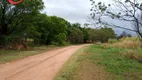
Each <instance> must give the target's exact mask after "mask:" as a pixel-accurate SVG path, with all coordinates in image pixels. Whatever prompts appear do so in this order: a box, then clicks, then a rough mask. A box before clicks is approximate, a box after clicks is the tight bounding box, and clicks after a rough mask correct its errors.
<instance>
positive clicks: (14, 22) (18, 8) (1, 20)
mask: <svg viewBox="0 0 142 80" xmlns="http://www.w3.org/2000/svg"><path fill="white" fill-rule="evenodd" d="M43 7H44V5H43V2H42V0H34V1H32V0H25V1H24V2H23V3H21V4H18V5H12V4H9V3H8V1H7V0H1V1H0V40H2V39H4V38H5V37H8V36H10V35H12V34H18V33H17V32H22V31H23V30H22V29H20V28H19V27H22V28H23V23H26V21H27V20H31V18H28V17H29V15H30V17H32V16H35V15H33V14H35V13H37V12H39V10H41V9H43ZM31 14H32V15H31ZM31 21H32V20H31ZM31 21H30V22H31ZM30 22H28V23H29V24H30ZM18 30H22V31H18ZM3 41H7V40H3ZM4 43H6V42H4Z"/></svg>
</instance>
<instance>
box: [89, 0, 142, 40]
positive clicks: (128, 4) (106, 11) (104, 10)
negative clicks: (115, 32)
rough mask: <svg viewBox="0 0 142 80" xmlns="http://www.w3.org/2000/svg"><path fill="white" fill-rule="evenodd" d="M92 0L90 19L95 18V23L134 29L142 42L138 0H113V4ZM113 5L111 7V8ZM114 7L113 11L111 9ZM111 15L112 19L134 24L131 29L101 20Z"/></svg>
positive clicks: (141, 24) (140, 13)
mask: <svg viewBox="0 0 142 80" xmlns="http://www.w3.org/2000/svg"><path fill="white" fill-rule="evenodd" d="M90 1H91V2H92V9H91V11H92V13H91V16H92V19H93V20H95V22H96V23H98V24H99V23H101V24H106V25H109V26H115V27H118V28H122V29H126V30H130V31H134V32H136V33H137V34H138V36H139V38H140V40H141V42H142V23H141V20H142V17H141V16H142V3H141V1H139V0H125V1H122V0H113V1H114V5H111V4H108V5H105V4H104V3H102V2H99V3H95V1H94V0H90ZM112 7H113V8H112ZM114 8H115V11H114V10H112V9H114ZM106 16H107V17H111V18H112V19H118V20H122V21H128V22H131V23H133V24H134V26H133V29H130V28H126V27H124V26H117V25H115V24H112V23H108V22H105V21H104V20H103V18H104V17H106Z"/></svg>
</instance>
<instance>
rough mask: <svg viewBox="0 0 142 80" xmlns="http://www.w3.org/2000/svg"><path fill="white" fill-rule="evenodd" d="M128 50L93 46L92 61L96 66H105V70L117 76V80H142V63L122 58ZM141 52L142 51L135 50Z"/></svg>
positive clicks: (125, 57)
mask: <svg viewBox="0 0 142 80" xmlns="http://www.w3.org/2000/svg"><path fill="white" fill-rule="evenodd" d="M129 50H132V49H128V48H124V49H122V48H113V47H108V48H104V47H102V46H100V45H93V46H92V47H91V48H90V50H89V51H90V52H91V53H92V54H91V56H90V60H92V61H94V63H95V64H98V65H102V66H104V68H105V70H106V71H107V72H109V73H112V74H114V75H115V78H114V79H115V80H142V63H140V62H138V61H137V60H135V59H130V58H129V57H127V56H122V53H125V52H127V51H129ZM133 50H134V51H141V52H142V49H133Z"/></svg>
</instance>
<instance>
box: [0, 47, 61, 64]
mask: <svg viewBox="0 0 142 80" xmlns="http://www.w3.org/2000/svg"><path fill="white" fill-rule="evenodd" d="M57 48H59V46H51V45H50V46H37V47H33V48H31V49H28V50H4V49H1V50H0V64H2V63H7V62H11V61H14V60H17V59H22V58H25V57H28V56H33V55H37V54H39V53H42V52H45V51H49V50H53V49H57Z"/></svg>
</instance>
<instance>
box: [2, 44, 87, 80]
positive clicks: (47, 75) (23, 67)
mask: <svg viewBox="0 0 142 80" xmlns="http://www.w3.org/2000/svg"><path fill="white" fill-rule="evenodd" d="M87 45H88V44H85V45H78V46H69V47H65V48H61V49H56V50H52V51H48V52H44V53H42V54H39V55H35V56H31V57H28V58H25V59H21V60H18V61H14V62H10V63H6V64H2V65H0V80H52V79H53V77H54V76H55V75H56V73H57V72H58V71H59V70H60V68H61V67H62V66H63V65H64V63H65V62H66V61H67V60H68V59H69V57H70V56H71V55H72V54H73V53H75V52H76V51H77V50H78V49H79V48H82V47H84V46H87Z"/></svg>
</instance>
